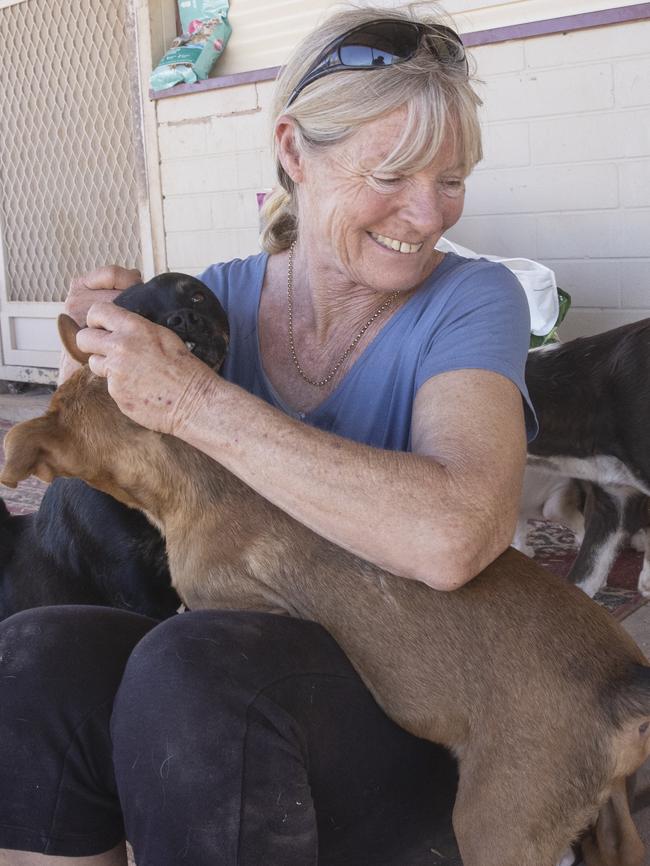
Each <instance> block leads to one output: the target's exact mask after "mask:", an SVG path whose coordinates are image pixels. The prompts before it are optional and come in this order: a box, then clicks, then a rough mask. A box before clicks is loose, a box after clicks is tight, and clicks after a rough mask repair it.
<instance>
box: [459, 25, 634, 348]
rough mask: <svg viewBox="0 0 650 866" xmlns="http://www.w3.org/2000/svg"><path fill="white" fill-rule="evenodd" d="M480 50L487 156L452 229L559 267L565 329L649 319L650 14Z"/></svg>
mask: <svg viewBox="0 0 650 866" xmlns="http://www.w3.org/2000/svg"><path fill="white" fill-rule="evenodd" d="M473 54H474V57H475V60H476V63H477V67H478V70H477V71H478V75H479V77H480V78H481V79H482V80H483V82H484V86H483V87H482V88H481V94H482V96H483V98H484V109H483V114H482V117H483V121H484V130H485V154H486V158H485V160H484V162H483V163H482V164H481V165H480V166H479V167H478V168H477V170H476V171H475V173H474V175H473V176H472V177H471V178H470V179H469V181H468V194H467V204H466V208H465V216H464V217H463V219H462V220H461V222H460V223H459V224H458V226H457V227H456V228H455V229H454V230H453V231H452V232H451V234H450V236H451V237H452V238H453V239H455V240H457V241H458V242H459V243H463V244H465V245H466V246H469V247H472V248H473V249H476V250H478V251H481V252H489V253H494V254H497V255H504V256H510V255H513V256H524V257H527V258H532V259H538V260H540V261H542V262H544V263H545V264H547V265H549V267H552V268H553V269H554V270H555V272H556V274H557V278H558V283H559V285H561V286H563V287H564V288H566V289H567V290H568V291H569V292H570V293H571V295H572V297H573V308H572V310H571V312H570V314H569V317H568V318H567V322H566V324H565V326H564V327H563V329H562V335H563V337H564V338H570V337H572V336H576V335H578V334H585V333H595V332H598V331H600V330H605V329H607V328H609V327H614V326H616V325H618V324H622V323H624V322H628V321H633V320H636V319H640V318H643V317H645V316H650V22H649V21H643V22H637V23H631V24H623V25H618V26H610V27H602V28H597V29H593V30H583V31H576V32H573V33H569V34H566V35H557V36H545V37H540V38H536V39H527V40H522V41H519V42H511V43H507V44H503V45H499V44H496V45H486V46H481V47H479V48H476V49H474V52H473Z"/></svg>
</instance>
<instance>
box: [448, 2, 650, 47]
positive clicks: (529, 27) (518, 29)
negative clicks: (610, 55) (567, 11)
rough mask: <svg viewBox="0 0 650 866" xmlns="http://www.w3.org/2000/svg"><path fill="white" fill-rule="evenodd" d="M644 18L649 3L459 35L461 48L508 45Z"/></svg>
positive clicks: (648, 14)
mask: <svg viewBox="0 0 650 866" xmlns="http://www.w3.org/2000/svg"><path fill="white" fill-rule="evenodd" d="M646 18H650V3H636V4H634V5H632V6H619V7H618V8H615V9H602V10H601V11H600V12H580V13H578V14H577V15H563V16H561V17H560V18H547V19H545V20H543V21H529V22H527V23H526V24H512V25H510V26H508V27H494V28H492V29H491V30H475V31H474V32H472V33H463V34H462V36H463V42H464V43H465V45H467V46H468V47H474V46H476V45H492V44H493V43H495V42H508V41H510V40H512V39H530V38H532V37H534V36H549V35H551V34H552V33H569V32H570V31H572V30H587V29H589V28H591V27H606V26H607V25H609V24H623V23H625V22H627V21H642V20H644V19H646Z"/></svg>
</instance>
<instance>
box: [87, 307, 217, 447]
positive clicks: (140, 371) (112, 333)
mask: <svg viewBox="0 0 650 866" xmlns="http://www.w3.org/2000/svg"><path fill="white" fill-rule="evenodd" d="M86 323H87V327H86V328H84V329H83V330H81V331H79V333H78V334H77V345H78V346H79V348H80V349H81V351H82V352H87V353H88V354H90V356H91V357H90V360H89V366H90V369H91V370H92V371H93V373H96V374H97V375H98V376H103V377H104V378H106V379H107V381H108V391H109V394H110V395H111V397H112V398H113V399H114V400H115V402H116V403H117V405H118V406H119V408H120V410H121V411H122V412H123V413H124V414H125V415H128V416H129V418H131V419H132V420H133V421H135V422H136V423H138V424H141V425H142V426H143V427H148V428H149V429H150V430H157V431H159V432H160V433H171V434H173V435H174V434H177V433H178V432H179V431H180V430H182V429H184V427H185V426H186V425H187V423H188V421H189V419H190V418H191V416H192V414H193V413H194V411H195V408H196V405H197V403H200V402H201V400H203V399H205V396H206V394H207V393H208V392H209V390H210V387H211V386H213V385H214V382H215V381H216V379H217V376H216V374H214V373H213V371H212V370H210V368H209V367H208V366H207V365H206V364H204V363H203V362H202V361H199V359H198V358H196V357H195V356H194V355H193V354H192V353H191V352H190V351H189V349H188V348H187V347H186V346H185V344H184V343H183V341H182V340H181V339H180V338H179V337H178V336H177V335H176V334H174V333H173V332H172V331H170V330H169V329H168V328H163V327H161V326H160V325H154V324H153V322H149V321H148V320H147V319H144V318H142V316H138V315H136V314H135V313H132V312H130V311H128V310H124V309H122V308H121V307H117V306H115V305H114V304H111V303H97V304H93V305H92V307H91V308H90V309H89V310H88V313H87V316H86Z"/></svg>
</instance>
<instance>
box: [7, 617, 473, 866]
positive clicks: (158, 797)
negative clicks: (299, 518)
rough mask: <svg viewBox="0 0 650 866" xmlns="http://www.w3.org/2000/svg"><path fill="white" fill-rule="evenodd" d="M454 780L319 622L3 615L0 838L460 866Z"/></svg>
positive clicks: (267, 863)
mask: <svg viewBox="0 0 650 866" xmlns="http://www.w3.org/2000/svg"><path fill="white" fill-rule="evenodd" d="M386 663H387V664H390V659H387V660H386ZM455 784H456V777H455V767H454V765H453V762H452V761H451V759H450V758H449V757H448V755H447V754H446V753H445V752H444V751H443V750H441V749H439V748H438V747H436V746H433V745H431V744H429V743H425V742H423V741H421V740H418V739H416V738H414V737H411V736H409V735H408V734H406V733H404V732H403V731H402V730H400V729H399V728H397V727H396V726H395V725H394V724H393V723H392V722H390V721H389V720H388V719H387V718H386V716H385V715H384V714H383V713H382V712H381V710H380V709H379V708H378V706H377V705H376V704H375V702H374V700H373V699H372V697H371V695H370V694H369V692H368V691H367V690H366V689H365V687H364V686H363V684H362V683H361V681H360V680H359V678H358V676H357V675H356V673H355V672H354V670H353V669H352V667H351V666H350V664H349V662H348V661H347V659H346V658H345V656H344V655H343V653H342V652H341V650H340V649H339V648H338V646H337V645H336V644H335V643H334V641H333V640H332V639H331V637H330V636H329V635H328V634H327V632H325V631H324V629H322V628H321V627H320V626H319V625H317V624H315V623H311V622H302V621H300V620H295V619H290V618H288V617H282V616H273V615H268V614H255V613H243V612H219V611H199V612H195V613H185V614H181V615H179V616H177V617H174V618H172V619H171V620H167V621H166V622H163V623H161V624H157V623H155V622H154V621H152V620H149V619H147V618H145V617H141V616H138V615H135V614H130V613H127V612H124V611H118V610H111V609H107V608H99V607H80V606H70V607H51V608H39V609H36V610H30V611H25V612H23V613H20V614H16V615H15V616H13V617H11V618H9V619H8V620H6V621H5V622H3V623H0V848H10V849H14V850H28V851H35V852H40V853H46V854H56V855H60V856H84V855H85V856H88V855H91V854H99V853H101V852H103V851H106V850H109V849H110V848H112V847H114V846H115V845H117V844H118V843H119V842H120V840H122V839H123V838H124V837H125V835H126V837H127V838H128V839H129V841H130V842H131V843H132V844H133V846H134V849H135V856H136V860H137V863H138V866H178V864H181V863H187V864H191V866H222V864H223V866H235V864H236V866H316V864H320V866H383V864H386V866H388V864H390V866H420V864H422V866H424V864H426V866H432V864H435V863H455V862H459V861H457V860H456V859H455V858H456V857H457V852H456V848H455V844H454V842H453V835H452V833H451V824H450V812H451V807H452V804H453V798H454V794H455Z"/></svg>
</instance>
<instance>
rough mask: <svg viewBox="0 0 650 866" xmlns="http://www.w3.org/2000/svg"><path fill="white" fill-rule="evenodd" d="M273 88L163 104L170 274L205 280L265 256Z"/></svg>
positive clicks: (229, 91) (243, 88) (216, 93)
mask: <svg viewBox="0 0 650 866" xmlns="http://www.w3.org/2000/svg"><path fill="white" fill-rule="evenodd" d="M272 89H273V85H272V84H271V83H262V84H249V85H242V86H239V87H233V88H227V89H224V90H212V91H207V92H204V93H197V94H192V95H191V96H181V97H178V98H171V99H164V100H161V101H160V102H159V103H158V124H159V127H158V129H159V145H160V159H161V165H160V173H161V179H162V188H163V196H164V216H165V233H166V239H167V262H168V267H169V269H170V270H174V271H183V272H185V273H198V272H199V271H200V270H202V269H203V268H204V267H206V266H207V265H209V264H211V263H212V262H216V261H226V260H228V259H232V258H235V257H238V256H239V257H241V256H246V255H249V254H250V253H252V252H256V251H257V250H258V248H259V247H258V242H257V236H258V229H257V226H258V213H257V204H256V199H255V193H256V192H258V191H259V190H260V189H264V188H266V187H269V186H271V185H272V183H273V179H272V165H271V158H270V153H269V147H268V141H269V138H270V131H269V120H268V102H269V95H270V92H271V91H272Z"/></svg>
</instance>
